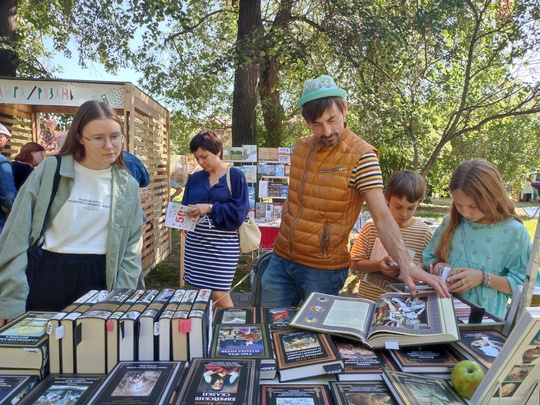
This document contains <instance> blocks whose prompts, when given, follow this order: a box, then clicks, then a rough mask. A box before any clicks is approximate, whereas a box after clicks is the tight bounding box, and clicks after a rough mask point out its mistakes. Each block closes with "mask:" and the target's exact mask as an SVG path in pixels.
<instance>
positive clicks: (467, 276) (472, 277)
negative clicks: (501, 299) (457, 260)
mask: <svg viewBox="0 0 540 405" xmlns="http://www.w3.org/2000/svg"><path fill="white" fill-rule="evenodd" d="M455 269H456V270H459V273H457V274H454V275H452V276H450V277H448V282H449V283H450V286H449V287H448V291H450V292H451V293H458V294H459V293H462V292H465V291H468V290H470V289H471V288H474V287H476V286H478V285H480V284H482V272H481V271H480V270H475V269H470V268H468V267H455Z"/></svg>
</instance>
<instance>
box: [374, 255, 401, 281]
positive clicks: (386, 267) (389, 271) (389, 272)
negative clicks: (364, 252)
mask: <svg viewBox="0 0 540 405" xmlns="http://www.w3.org/2000/svg"><path fill="white" fill-rule="evenodd" d="M379 270H380V272H381V273H383V274H384V275H386V276H392V277H397V276H398V275H399V265H398V264H397V263H396V261H395V260H393V259H392V258H391V257H390V256H386V257H385V258H383V259H382V260H381V261H380V262H379Z"/></svg>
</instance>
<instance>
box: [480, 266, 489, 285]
mask: <svg viewBox="0 0 540 405" xmlns="http://www.w3.org/2000/svg"><path fill="white" fill-rule="evenodd" d="M480 271H481V272H482V285H486V281H487V279H486V272H485V271H484V270H480Z"/></svg>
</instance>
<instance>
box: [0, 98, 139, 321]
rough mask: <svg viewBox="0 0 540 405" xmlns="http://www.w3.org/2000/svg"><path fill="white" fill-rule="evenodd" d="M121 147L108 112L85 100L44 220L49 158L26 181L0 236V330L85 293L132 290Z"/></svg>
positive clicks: (134, 202) (134, 244)
mask: <svg viewBox="0 0 540 405" xmlns="http://www.w3.org/2000/svg"><path fill="white" fill-rule="evenodd" d="M123 141H124V135H123V133H122V125H121V122H120V120H119V118H118V115H117V114H116V112H115V111H114V109H112V108H111V107H110V106H109V105H108V104H106V103H103V102H98V101H88V102H86V103H84V104H82V105H81V106H80V107H79V109H78V110H77V113H76V114H75V117H74V119H73V122H72V124H71V127H70V128H69V131H68V134H67V137H66V140H65V143H64V145H63V146H62V149H61V150H60V152H59V156H60V157H61V166H60V172H59V174H60V181H59V185H58V191H57V193H56V195H55V196H54V198H53V200H52V204H51V205H50V209H49V210H48V214H47V209H48V206H49V202H50V201H51V191H52V188H53V179H54V177H55V170H56V167H57V159H56V158H55V157H49V158H47V159H45V160H44V161H43V163H42V164H40V165H39V166H38V167H36V169H35V170H34V171H33V172H32V174H31V175H30V177H28V179H27V180H26V182H25V184H24V185H23V186H22V188H21V190H20V192H19V194H18V197H17V199H16V200H15V203H14V205H13V209H12V211H11V214H10V216H9V218H8V221H7V223H6V226H5V228H4V232H3V233H2V235H1V236H0V325H2V324H4V323H5V321H6V320H11V319H13V318H15V317H17V316H19V315H21V314H22V313H24V312H25V310H28V311H30V310H32V311H37V310H40V311H44V310H46V311H60V310H61V309H63V308H64V307H66V306H67V305H69V304H70V303H72V302H73V301H74V300H75V299H76V298H78V297H80V296H82V295H83V294H85V293H86V292H88V291H90V290H103V289H107V290H112V289H114V288H135V287H136V286H137V279H138V277H139V275H140V273H141V243H142V238H141V235H142V229H143V223H142V218H143V215H142V208H141V203H140V199H139V185H138V184H137V182H136V181H135V179H134V178H133V177H132V176H131V175H130V173H129V172H128V171H127V169H126V167H125V165H124V157H123V154H122V143H123ZM42 227H43V231H42ZM36 242H38V245H39V246H40V249H36V250H37V251H36V252H34V247H35V245H34V244H35V243H36ZM33 245H34V246H33ZM29 248H30V250H29ZM27 250H29V252H34V254H28V255H27ZM34 256H36V257H34Z"/></svg>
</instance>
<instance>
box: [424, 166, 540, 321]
mask: <svg viewBox="0 0 540 405" xmlns="http://www.w3.org/2000/svg"><path fill="white" fill-rule="evenodd" d="M450 192H451V194H452V199H453V202H452V206H451V208H450V214H449V215H446V216H445V217H444V219H443V221H442V223H441V226H440V227H439V228H438V229H437V230H436V231H435V233H434V234H433V237H432V239H431V241H430V242H429V244H428V245H427V247H426V249H425V250H424V254H423V262H424V264H425V265H426V266H427V268H429V269H430V270H431V272H432V273H434V274H440V269H441V268H442V267H443V266H444V265H450V266H451V267H453V271H452V273H451V274H452V275H451V276H450V277H449V278H448V280H447V281H448V284H449V291H450V292H451V293H456V294H461V296H462V297H463V298H465V299H467V300H469V301H471V302H473V303H474V304H476V305H478V306H480V307H482V308H485V309H486V311H488V312H490V313H492V314H494V315H496V316H498V317H500V318H504V317H505V316H506V310H507V305H508V299H509V298H510V297H511V296H512V293H513V292H514V291H515V289H516V288H517V287H518V285H523V283H524V280H525V275H526V270H527V264H528V262H529V256H530V253H531V238H530V236H529V233H528V232H527V229H526V228H525V227H524V226H523V223H522V222H521V219H520V218H519V217H518V216H517V215H516V213H515V210H514V204H513V202H512V201H511V200H510V199H509V198H508V196H507V194H506V191H505V189H504V186H503V182H502V179H501V175H500V174H499V172H498V171H497V169H496V168H495V167H494V166H493V165H492V164H491V163H489V162H488V161H486V160H483V159H472V160H469V161H466V162H464V163H462V164H460V165H459V166H458V167H457V169H456V170H455V171H454V173H453V174H452V178H451V179H450Z"/></svg>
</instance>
